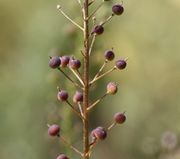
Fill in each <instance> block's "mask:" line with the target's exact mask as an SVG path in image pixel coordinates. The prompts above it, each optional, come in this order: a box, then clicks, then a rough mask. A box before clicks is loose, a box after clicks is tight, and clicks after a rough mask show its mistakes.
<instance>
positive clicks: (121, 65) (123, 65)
mask: <svg viewBox="0 0 180 159" xmlns="http://www.w3.org/2000/svg"><path fill="white" fill-rule="evenodd" d="M115 65H116V67H117V68H118V69H120V70H123V69H125V68H126V65H127V63H126V61H125V60H123V59H120V60H117V61H116V63H115Z"/></svg>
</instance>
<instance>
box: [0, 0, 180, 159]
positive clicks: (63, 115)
mask: <svg viewBox="0 0 180 159" xmlns="http://www.w3.org/2000/svg"><path fill="white" fill-rule="evenodd" d="M116 2H117V1H111V2H106V4H105V5H104V6H103V7H102V8H101V10H100V11H99V13H98V14H97V21H102V19H105V17H107V16H108V15H109V14H110V13H111V6H112V4H113V3H116ZM59 3H60V4H61V5H62V7H63V8H64V10H65V11H66V12H67V14H68V15H70V16H71V17H72V18H73V19H74V20H75V21H77V22H81V14H80V12H79V6H78V5H77V3H76V1H75V0H74V1H72V0H71V1H70V0H68V1H65V2H64V1H63V0H53V1H48V0H39V1H37V0H29V1H24V0H13V1H11V0H0V158H1V159H12V158H13V159H51V158H52V159H53V158H56V156H57V155H58V154H59V153H63V152H64V153H67V154H68V156H70V157H71V158H73V159H78V158H79V157H78V156H77V155H75V154H74V153H73V152H72V151H71V150H69V149H67V147H66V146H64V145H63V144H62V143H61V141H58V140H57V139H54V138H50V137H48V135H47V126H46V125H47V123H49V124H52V123H58V124H60V125H61V127H62V133H63V134H64V136H66V138H67V139H68V140H69V141H70V142H72V143H73V144H75V145H76V146H78V147H80V146H81V141H82V139H81V123H80V121H79V119H78V118H77V117H75V115H74V114H72V112H71V111H70V109H69V108H68V107H67V106H66V105H65V104H62V103H59V102H58V101H57V99H56V93H57V89H56V88H57V86H60V87H61V88H65V89H68V91H69V93H70V94H71V95H73V94H74V92H75V89H74V87H73V86H72V85H71V83H70V82H69V81H66V80H65V78H64V77H63V76H62V74H60V72H58V71H57V70H52V69H50V68H49V67H48V60H49V56H53V55H63V54H69V55H74V56H75V57H77V58H80V57H81V54H80V52H79V50H80V49H81V48H82V39H81V38H82V33H81V32H80V31H78V30H76V28H75V27H74V26H72V25H71V24H70V23H69V22H68V21H67V20H66V19H65V18H64V17H63V16H62V15H61V14H60V13H59V12H58V11H57V10H56V5H57V4H59ZM97 3H99V2H97ZM94 7H95V5H94ZM124 7H125V13H124V14H123V15H122V16H120V17H114V18H113V19H112V21H111V22H110V23H108V24H107V25H106V27H105V33H104V34H103V35H102V36H99V37H98V38H97V42H96V45H95V48H94V51H93V54H92V57H91V73H92V75H94V74H95V72H96V71H97V70H98V68H99V67H100V65H101V64H102V63H103V54H104V51H105V50H106V49H110V48H112V47H113V48H114V51H115V53H116V58H117V59H118V57H122V58H126V57H128V58H129V60H128V67H127V69H126V70H124V71H118V72H115V73H112V74H111V75H110V76H108V77H107V78H105V79H103V80H100V81H99V82H98V84H97V85H96V86H95V87H94V88H93V89H92V95H91V99H92V100H93V99H94V100H95V99H97V98H98V97H100V96H101V95H102V94H103V93H104V92H105V90H106V84H107V83H108V82H109V81H116V82H117V83H119V91H118V93H117V95H115V96H111V97H107V98H106V99H105V100H104V101H103V102H101V104H99V106H98V107H97V108H96V109H95V110H94V111H92V113H91V122H90V129H92V128H94V127H96V126H99V125H103V126H108V125H109V124H110V123H111V122H112V117H113V114H114V113H115V112H117V111H126V115H127V122H126V123H125V124H123V125H121V126H118V127H116V128H114V129H112V130H111V132H110V133H109V134H108V138H107V140H105V141H103V142H101V143H99V144H98V145H97V147H96V149H95V151H94V153H93V155H92V159H99V158H103V159H109V158H112V159H179V158H180V145H179V139H180V134H179V132H180V117H179V115H180V53H179V50H180V21H179V17H180V1H179V0H158V1H157V0H151V1H145V0H139V1H124Z"/></svg>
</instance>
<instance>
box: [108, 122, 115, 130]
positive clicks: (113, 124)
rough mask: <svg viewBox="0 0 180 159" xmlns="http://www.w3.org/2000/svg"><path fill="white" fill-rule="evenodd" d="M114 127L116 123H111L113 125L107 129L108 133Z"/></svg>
mask: <svg viewBox="0 0 180 159" xmlns="http://www.w3.org/2000/svg"><path fill="white" fill-rule="evenodd" d="M115 125H116V122H113V123H112V124H111V125H110V126H109V127H108V128H107V130H108V131H109V130H111V129H112V128H113V127H114V126H115Z"/></svg>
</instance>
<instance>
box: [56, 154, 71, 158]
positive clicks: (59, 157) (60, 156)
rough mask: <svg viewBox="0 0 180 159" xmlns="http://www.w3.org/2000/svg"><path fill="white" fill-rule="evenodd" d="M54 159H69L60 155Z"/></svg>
mask: <svg viewBox="0 0 180 159" xmlns="http://www.w3.org/2000/svg"><path fill="white" fill-rule="evenodd" d="M56 159H69V158H68V157H67V156H66V155H65V154H60V155H59V156H58V157H57V158H56Z"/></svg>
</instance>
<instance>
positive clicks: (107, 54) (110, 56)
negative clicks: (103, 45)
mask: <svg viewBox="0 0 180 159" xmlns="http://www.w3.org/2000/svg"><path fill="white" fill-rule="evenodd" d="M104 56H105V58H106V60H108V61H112V60H113V59H114V57H115V55H114V52H113V51H112V50H107V51H106V52H105V53H104Z"/></svg>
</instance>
